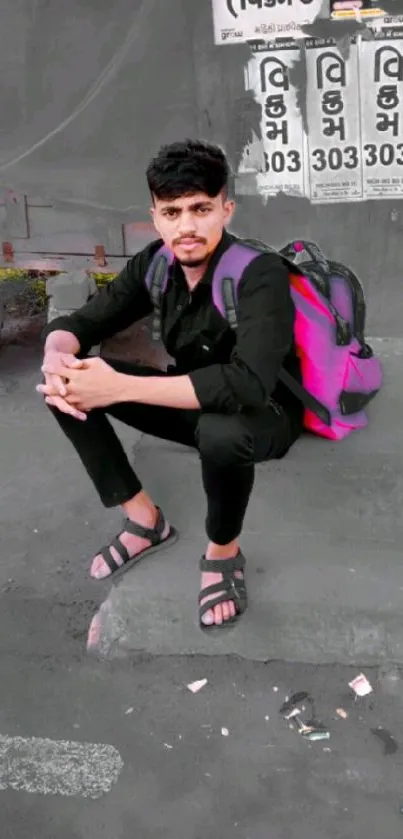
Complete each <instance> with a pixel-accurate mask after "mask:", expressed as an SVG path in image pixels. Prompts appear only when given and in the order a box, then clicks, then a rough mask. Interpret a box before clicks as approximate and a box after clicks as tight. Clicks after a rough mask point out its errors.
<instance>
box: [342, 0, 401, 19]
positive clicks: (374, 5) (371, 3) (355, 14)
mask: <svg viewBox="0 0 403 839" xmlns="http://www.w3.org/2000/svg"><path fill="white" fill-rule="evenodd" d="M330 17H331V18H332V19H333V20H349V19H351V18H353V19H354V18H355V19H357V20H363V21H372V20H374V19H376V18H385V23H387V22H389V23H390V24H392V25H395V24H394V17H392V16H389V17H388V16H387V15H386V13H385V10H384V9H383V8H382V2H381V3H379V2H377V0H330ZM396 25H399V23H397V22H396Z"/></svg>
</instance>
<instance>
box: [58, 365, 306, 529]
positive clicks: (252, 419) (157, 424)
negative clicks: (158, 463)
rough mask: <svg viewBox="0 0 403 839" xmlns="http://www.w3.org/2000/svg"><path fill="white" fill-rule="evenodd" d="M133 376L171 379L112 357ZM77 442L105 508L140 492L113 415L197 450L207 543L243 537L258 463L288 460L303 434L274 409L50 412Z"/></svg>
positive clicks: (140, 407) (135, 407)
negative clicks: (80, 414)
mask: <svg viewBox="0 0 403 839" xmlns="http://www.w3.org/2000/svg"><path fill="white" fill-rule="evenodd" d="M105 361H108V363H109V364H110V365H111V366H112V367H113V368H114V369H115V370H117V371H119V372H121V373H126V374H128V375H133V376H161V375H168V374H167V373H165V372H163V371H162V372H161V371H160V370H155V369H153V368H149V367H140V366H138V365H134V364H130V363H128V362H124V361H115V360H108V359H105ZM50 410H51V411H52V413H53V415H54V416H55V418H56V419H57V422H58V423H59V425H60V426H61V428H62V429H63V431H64V433H65V434H66V436H67V437H68V439H69V440H70V441H71V442H72V444H73V446H74V448H75V450H76V452H77V454H78V455H79V457H80V459H81V461H82V463H83V465H84V467H85V469H86V471H87V473H88V475H89V477H90V478H91V480H92V482H93V484H94V486H95V489H96V490H97V492H98V494H99V497H100V499H101V501H102V503H103V504H104V506H105V507H114V506H117V505H119V504H122V503H124V502H125V501H128V500H129V499H130V498H132V497H133V496H134V495H136V494H137V493H138V492H140V490H141V489H142V484H141V481H140V479H139V478H138V476H137V475H136V474H135V472H134V471H133V469H132V467H131V465H130V463H129V461H128V459H127V456H126V453H125V451H124V449H123V446H122V444H121V442H120V440H119V439H118V437H117V435H116V433H115V431H114V429H113V427H112V425H111V423H110V422H109V420H108V416H107V415H108V414H109V415H111V416H113V417H115V418H116V419H118V420H120V421H121V422H123V423H125V424H126V425H129V426H130V427H132V428H136V429H138V430H139V431H142V432H144V433H146V434H150V435H152V436H154V437H159V438H162V439H164V440H171V441H174V442H176V443H182V444H183V445H185V446H191V447H195V448H196V449H197V450H198V452H199V456H200V460H201V472H202V480H203V486H204V490H205V493H206V498H207V518H206V532H207V536H208V538H209V539H210V540H211V541H212V542H215V543H216V544H219V545H226V544H228V543H229V542H231V541H232V540H233V539H235V538H236V537H237V536H239V534H240V532H241V530H242V524H243V520H244V517H245V513H246V509H247V506H248V501H249V498H250V494H251V492H252V488H253V483H254V475H255V469H254V464H255V463H258V462H260V461H264V460H270V459H278V458H281V457H283V456H284V455H285V454H286V453H287V451H288V450H289V448H290V446H291V445H292V444H293V443H294V442H295V440H296V439H297V438H298V437H299V435H300V433H301V427H300V425H299V423H297V424H295V425H294V424H293V423H292V421H291V420H290V418H289V417H288V416H287V414H286V413H285V412H284V411H283V409H282V408H280V407H279V406H277V405H276V404H273V405H270V406H268V407H267V408H265V409H264V410H263V411H252V410H251V411H244V412H242V413H237V414H231V415H224V414H218V413H217V414H214V413H205V412H203V411H194V410H193V411H192V410H182V409H177V408H164V407H158V406H153V405H144V404H142V403H134V402H119V403H117V404H114V405H110V406H108V407H107V408H96V409H94V410H92V411H90V412H89V413H88V416H87V420H86V421H85V422H82V421H81V420H76V419H74V417H71V416H69V415H67V414H63V413H62V412H61V411H58V410H57V409H56V408H53V407H50Z"/></svg>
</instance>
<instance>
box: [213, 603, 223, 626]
mask: <svg viewBox="0 0 403 839" xmlns="http://www.w3.org/2000/svg"><path fill="white" fill-rule="evenodd" d="M222 622H223V613H222V604H221V603H219V605H218V606H214V623H215V624H216V626H220V625H221V624H222Z"/></svg>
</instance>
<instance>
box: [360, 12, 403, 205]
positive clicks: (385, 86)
mask: <svg viewBox="0 0 403 839" xmlns="http://www.w3.org/2000/svg"><path fill="white" fill-rule="evenodd" d="M360 110H361V133H362V148H363V191H364V199H367V198H392V197H396V196H399V197H400V196H401V195H402V194H403V142H401V141H402V139H403V28H402V29H400V30H399V29H389V30H387V31H385V30H383V31H382V30H381V31H379V32H374V34H373V40H371V41H362V42H361V44H360Z"/></svg>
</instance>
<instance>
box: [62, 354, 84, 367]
mask: <svg viewBox="0 0 403 839" xmlns="http://www.w3.org/2000/svg"><path fill="white" fill-rule="evenodd" d="M61 360H62V362H63V364H64V365H65V366H66V367H71V369H72V370H78V369H79V368H80V367H85V359H84V358H74V356H69V355H66V356H63V357H62V359H61Z"/></svg>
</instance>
